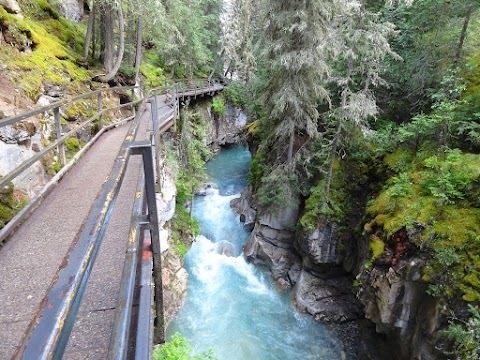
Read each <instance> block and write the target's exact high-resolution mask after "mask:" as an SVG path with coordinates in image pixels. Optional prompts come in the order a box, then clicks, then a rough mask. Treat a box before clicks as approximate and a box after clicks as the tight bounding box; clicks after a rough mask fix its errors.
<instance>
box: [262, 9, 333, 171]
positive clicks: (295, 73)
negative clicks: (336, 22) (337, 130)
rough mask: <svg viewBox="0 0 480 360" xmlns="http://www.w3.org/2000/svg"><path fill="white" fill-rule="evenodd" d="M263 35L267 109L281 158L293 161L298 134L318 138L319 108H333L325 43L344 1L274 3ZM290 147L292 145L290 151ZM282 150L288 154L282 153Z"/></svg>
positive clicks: (265, 103)
mask: <svg viewBox="0 0 480 360" xmlns="http://www.w3.org/2000/svg"><path fill="white" fill-rule="evenodd" d="M270 5H271V6H270V10H269V11H268V12H267V16H266V25H265V33H264V36H265V37H264V44H265V47H266V58H267V60H268V62H269V64H270V69H269V70H270V76H269V81H268V84H267V86H266V93H265V96H264V99H265V101H264V105H265V108H266V111H267V113H268V116H269V120H270V123H271V124H272V126H273V128H274V130H273V134H272V135H273V137H274V139H275V143H276V144H277V145H278V149H277V150H279V153H281V152H282V151H284V149H285V146H288V150H287V162H291V161H292V158H293V147H294V140H295V135H296V134H299V133H301V134H306V135H308V136H315V135H316V134H317V118H318V111H317V106H318V104H319V103H322V102H324V103H328V102H329V101H330V97H329V94H328V91H327V89H326V88H325V83H326V79H327V76H328V73H329V71H330V69H329V66H328V64H327V60H326V52H327V51H328V49H325V48H324V46H323V45H324V42H323V41H324V39H325V38H326V37H327V36H328V33H329V32H330V29H329V24H330V23H331V21H332V20H333V17H334V16H335V15H336V14H338V12H339V11H340V9H341V5H342V1H333V0H330V1H299V0H296V1H271V2H270ZM287 144H288V145H287ZM282 148H283V149H282Z"/></svg>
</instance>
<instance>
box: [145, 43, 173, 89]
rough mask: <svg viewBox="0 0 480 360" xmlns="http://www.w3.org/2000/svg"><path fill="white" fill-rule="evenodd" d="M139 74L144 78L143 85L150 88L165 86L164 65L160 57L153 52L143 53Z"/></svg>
mask: <svg viewBox="0 0 480 360" xmlns="http://www.w3.org/2000/svg"><path fill="white" fill-rule="evenodd" d="M140 73H141V74H142V75H143V76H144V77H145V83H146V85H147V86H148V87H150V88H156V87H160V86H164V85H165V81H166V79H167V77H166V76H165V74H164V64H163V61H162V60H161V59H160V56H159V55H158V54H157V53H155V52H154V51H146V52H145V53H144V57H143V61H142V64H141V65H140Z"/></svg>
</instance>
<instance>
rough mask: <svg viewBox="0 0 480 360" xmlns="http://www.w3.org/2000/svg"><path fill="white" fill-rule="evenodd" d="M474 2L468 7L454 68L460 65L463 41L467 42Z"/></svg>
mask: <svg viewBox="0 0 480 360" xmlns="http://www.w3.org/2000/svg"><path fill="white" fill-rule="evenodd" d="M474 6H475V5H474V4H473V3H472V4H470V5H469V6H468V8H467V13H466V15H465V21H464V22H463V28H462V32H461V33H460V41H459V42H458V46H457V51H456V53H455V59H454V61H453V68H454V69H456V68H457V67H458V66H459V65H460V60H461V56H462V48H463V43H464V42H465V37H466V36H467V29H468V24H469V23H470V18H471V17H472V13H473V8H474Z"/></svg>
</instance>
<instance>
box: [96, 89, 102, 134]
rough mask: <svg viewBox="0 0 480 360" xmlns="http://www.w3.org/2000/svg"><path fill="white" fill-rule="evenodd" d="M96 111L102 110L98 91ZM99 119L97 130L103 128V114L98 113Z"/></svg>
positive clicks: (100, 93) (100, 94) (100, 95)
mask: <svg viewBox="0 0 480 360" xmlns="http://www.w3.org/2000/svg"><path fill="white" fill-rule="evenodd" d="M97 104H98V106H97V113H99V112H101V111H102V92H99V93H98V96H97ZM98 120H99V125H98V127H99V129H98V130H102V129H103V116H102V115H100V117H99V118H98Z"/></svg>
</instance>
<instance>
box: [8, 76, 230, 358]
mask: <svg viewBox="0 0 480 360" xmlns="http://www.w3.org/2000/svg"><path fill="white" fill-rule="evenodd" d="M222 88H223V87H222V86H221V85H219V84H216V85H215V88H214V89H213V88H211V87H208V88H201V87H198V88H197V86H195V87H194V89H193V90H192V89H186V88H185V89H184V90H185V91H183V92H177V94H173V95H172V94H170V95H167V94H164V95H158V96H154V97H153V98H152V99H151V100H150V103H151V104H150V105H146V106H144V108H143V109H141V110H140V113H139V114H137V117H138V120H139V121H140V126H139V130H138V133H137V136H136V138H135V139H128V138H127V140H129V141H132V143H133V142H134V141H135V142H141V141H143V142H144V143H145V142H146V141H147V140H148V141H149V139H150V138H151V134H150V133H149V131H147V130H149V129H152V127H151V126H152V125H151V119H152V112H153V115H154V117H155V118H156V119H161V121H160V123H157V124H154V127H155V129H157V130H158V131H164V130H166V129H168V128H169V127H171V126H172V125H173V124H174V122H175V118H176V111H177V109H174V108H173V107H172V106H168V105H169V104H170V102H171V99H172V96H173V97H176V98H180V97H196V96H201V95H203V94H213V93H215V92H217V91H219V90H221V89H222ZM177 91H178V90H177ZM129 126H130V124H129V123H127V124H124V125H121V126H119V127H118V128H113V129H111V130H110V131H107V132H106V133H105V134H103V136H101V137H100V138H99V139H98V141H97V142H95V143H94V144H93V145H92V147H91V148H90V149H89V151H88V152H86V154H85V155H84V156H83V157H82V158H81V159H80V160H79V162H78V164H77V165H76V166H74V167H73V168H72V170H70V171H69V172H68V173H66V175H65V176H64V177H63V179H62V180H61V181H60V182H59V184H58V185H57V186H56V187H55V188H54V189H53V190H52V191H51V192H50V193H49V194H48V195H47V196H46V198H45V200H44V201H43V202H42V203H41V205H40V206H39V207H38V208H37V209H36V210H35V211H33V213H32V214H31V215H30V216H29V217H28V218H27V219H26V220H25V222H24V223H23V224H22V225H21V226H20V227H19V228H18V229H17V230H16V231H15V232H14V233H13V235H12V236H11V237H10V238H9V239H8V241H6V243H5V244H4V245H3V246H2V247H1V248H0V274H1V275H0V360H3V359H11V358H12V357H13V356H14V354H16V356H17V358H23V359H37V358H62V357H63V358H64V359H69V360H75V359H107V358H118V359H120V358H126V354H127V352H128V351H127V350H125V351H124V352H123V353H122V354H120V355H118V354H116V353H115V352H114V353H113V354H114V355H112V353H110V354H109V353H108V351H109V350H108V349H109V344H110V341H111V334H112V327H113V324H114V318H115V316H116V315H115V312H116V310H117V309H116V308H117V304H118V296H119V288H120V285H121V283H122V281H124V280H125V279H122V276H124V275H122V270H123V268H124V262H125V258H126V254H127V253H128V252H127V247H128V243H129V237H130V235H131V232H132V228H131V218H132V211H133V209H134V201H135V200H136V198H138V196H137V195H138V189H137V186H138V184H139V183H141V182H142V181H143V180H142V178H141V179H140V181H139V176H140V174H142V173H143V166H142V158H141V157H138V156H133V157H130V159H129V161H128V166H127V168H126V172H125V175H124V178H123V182H122V185H121V188H120V191H119V193H118V196H117V198H116V200H114V202H115V206H114V207H113V211H112V213H111V217H110V221H109V224H108V227H107V230H106V232H105V235H104V237H103V242H102V245H101V247H100V248H99V252H98V255H97V258H96V261H95V263H94V265H93V270H92V272H91V275H90V278H89V280H88V285H87V286H86V290H85V292H84V295H83V299H82V301H81V305H80V307H79V310H78V315H77V317H76V321H75V323H74V325H73V330H72V332H71V335H70V337H69V339H68V343H67V345H66V349H65V353H64V354H63V356H62V355H58V353H57V355H52V354H54V352H52V353H48V356H47V355H43V354H42V355H40V354H35V353H32V350H23V352H22V351H19V348H18V347H19V345H20V343H21V342H22V343H23V346H25V343H26V342H28V338H26V339H24V340H23V341H22V338H23V337H24V336H25V333H26V332H27V331H28V328H29V327H30V328H32V327H35V326H36V325H37V324H38V323H39V322H41V321H43V319H42V318H41V317H42V316H39V314H43V313H41V312H39V309H42V307H43V308H48V305H47V304H46V303H44V304H41V302H42V299H43V301H44V302H45V301H47V302H50V299H48V298H47V296H46V294H47V293H48V291H49V289H50V290H51V286H52V284H54V283H55V282H56V281H57V278H58V274H59V271H61V270H62V269H63V268H65V267H68V266H69V265H70V264H69V263H68V262H69V261H73V260H75V259H68V258H65V255H66V254H67V253H68V252H70V251H71V249H72V248H73V247H74V246H76V245H77V244H76V242H77V241H79V240H78V239H79V237H78V234H79V233H80V231H81V230H82V227H83V228H84V227H85V226H86V225H85V222H86V219H87V217H88V216H89V215H91V214H92V212H93V211H96V210H98V209H95V205H92V204H94V203H95V200H96V199H97V197H98V196H99V194H100V192H101V191H102V188H103V187H104V186H105V184H106V178H107V177H108V175H109V174H110V172H111V171H112V168H113V166H114V162H115V160H116V158H117V154H118V152H119V149H120V148H121V146H122V143H124V141H125V137H126V136H127V133H128V130H129ZM147 128H148V129H147ZM155 135H157V134H155ZM0 161H1V160H0ZM48 294H50V293H48ZM80 298H82V296H80ZM46 299H47V300H46ZM35 311H37V314H36V315H35ZM32 319H33V321H32ZM62 325H63V324H62ZM30 330H32V329H30ZM29 336H31V333H30V335H28V336H27V337H29ZM130 336H131V335H130ZM27 349H30V348H27ZM131 350H132V349H130V353H131ZM122 351H123V350H122ZM16 352H17V353H16ZM62 352H63V350H62ZM46 354H47V352H46Z"/></svg>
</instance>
